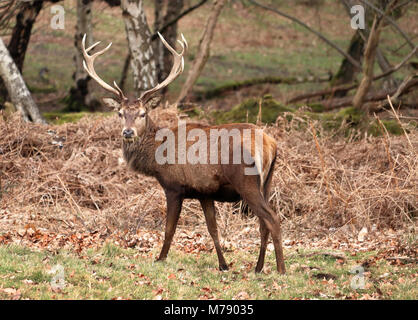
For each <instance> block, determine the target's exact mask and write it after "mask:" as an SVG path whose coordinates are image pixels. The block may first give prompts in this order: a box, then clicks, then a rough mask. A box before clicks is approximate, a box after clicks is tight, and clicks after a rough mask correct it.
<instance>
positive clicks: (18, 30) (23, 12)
mask: <svg viewBox="0 0 418 320" xmlns="http://www.w3.org/2000/svg"><path fill="white" fill-rule="evenodd" d="M42 4H43V1H30V2H24V3H23V4H22V8H21V9H20V10H19V13H18V14H17V16H16V24H15V26H14V27H13V32H12V37H11V39H10V42H9V45H8V46H7V49H8V50H9V53H10V56H11V57H12V59H13V60H14V62H15V63H16V66H17V67H18V69H19V71H20V72H22V70H23V63H24V61H25V55H26V49H27V48H28V44H29V40H30V36H31V33H32V27H33V24H34V23H35V20H36V17H37V16H38V14H39V12H40V11H41V9H42Z"/></svg>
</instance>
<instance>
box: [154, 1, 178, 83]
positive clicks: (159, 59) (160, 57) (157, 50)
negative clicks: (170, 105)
mask: <svg viewBox="0 0 418 320" xmlns="http://www.w3.org/2000/svg"><path fill="white" fill-rule="evenodd" d="M165 2H166V10H165V14H164V16H162V14H161V13H162V12H164V10H163V5H164V1H163V0H156V1H155V23H154V30H160V29H161V28H162V27H163V26H164V25H166V24H167V23H169V22H170V21H171V20H173V19H174V18H176V17H177V16H178V15H179V14H180V13H181V11H182V9H183V5H184V0H170V1H167V0H166V1H165ZM162 35H163V36H164V38H165V39H166V40H167V42H168V43H170V44H172V45H174V44H175V43H176V40H177V23H175V24H173V25H171V26H169V27H168V28H166V30H164V32H162ZM154 56H155V57H156V63H157V77H158V82H161V81H163V80H164V79H165V78H166V77H167V76H168V74H169V73H170V70H171V66H172V63H173V56H172V54H171V53H170V52H169V51H168V50H166V49H165V47H164V45H163V44H162V42H161V41H159V40H158V41H156V42H154ZM165 89H166V88H165Z"/></svg>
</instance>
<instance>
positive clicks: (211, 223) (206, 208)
mask: <svg viewBox="0 0 418 320" xmlns="http://www.w3.org/2000/svg"><path fill="white" fill-rule="evenodd" d="M200 204H201V205H202V209H203V212H204V214H205V219H206V225H207V227H208V231H209V234H210V235H211V237H212V239H213V243H214V244H215V249H216V254H217V255H218V261H219V270H221V271H222V270H228V265H227V264H226V262H225V258H224V256H223V254H222V249H221V245H220V244H219V236H218V227H217V224H216V209H215V205H214V203H213V200H210V199H202V200H200Z"/></svg>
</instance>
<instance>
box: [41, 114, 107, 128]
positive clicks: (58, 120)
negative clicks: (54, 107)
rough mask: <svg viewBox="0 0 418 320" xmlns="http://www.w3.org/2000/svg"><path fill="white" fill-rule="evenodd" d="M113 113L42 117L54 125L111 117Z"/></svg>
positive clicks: (45, 115) (49, 115) (46, 115)
mask: <svg viewBox="0 0 418 320" xmlns="http://www.w3.org/2000/svg"><path fill="white" fill-rule="evenodd" d="M112 114H113V112H88V111H82V112H60V111H58V112H44V113H43V114H42V115H43V116H44V118H45V119H46V120H47V121H48V122H49V123H52V124H58V125H60V124H64V123H67V122H71V123H76V122H78V121H80V120H81V119H82V118H84V117H87V116H88V117H101V116H110V115H112Z"/></svg>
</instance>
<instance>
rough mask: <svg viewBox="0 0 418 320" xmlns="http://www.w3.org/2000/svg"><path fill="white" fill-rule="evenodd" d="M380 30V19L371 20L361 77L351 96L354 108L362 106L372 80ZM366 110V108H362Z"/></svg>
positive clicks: (361, 107)
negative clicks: (354, 92) (355, 90)
mask: <svg viewBox="0 0 418 320" xmlns="http://www.w3.org/2000/svg"><path fill="white" fill-rule="evenodd" d="M381 31H382V20H378V21H377V20H376V18H375V21H374V22H373V26H372V29H371V30H370V34H369V39H368V41H367V46H366V50H365V52H364V63H363V78H362V79H361V82H360V85H359V87H358V89H357V92H356V94H355V95H354V98H353V106H354V107H355V108H356V109H364V108H363V105H364V104H363V100H364V98H365V96H366V94H367V93H368V91H369V88H370V86H371V84H372V81H373V68H374V61H375V57H376V50H377V46H378V44H379V40H380V33H381ZM363 111H367V110H363Z"/></svg>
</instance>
